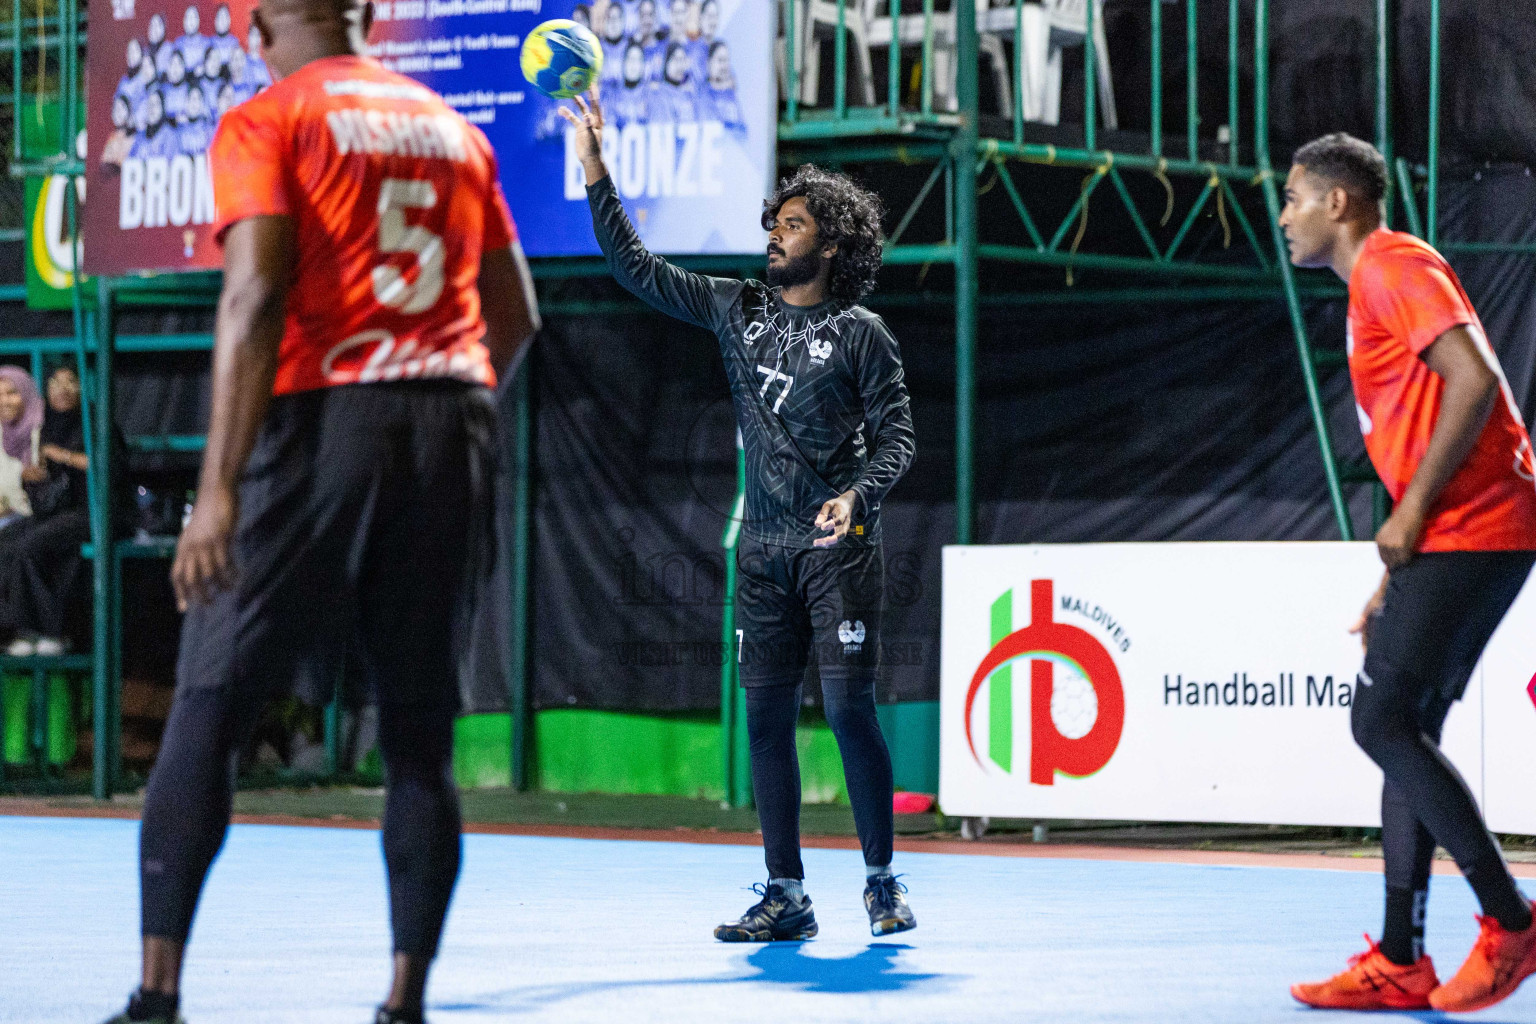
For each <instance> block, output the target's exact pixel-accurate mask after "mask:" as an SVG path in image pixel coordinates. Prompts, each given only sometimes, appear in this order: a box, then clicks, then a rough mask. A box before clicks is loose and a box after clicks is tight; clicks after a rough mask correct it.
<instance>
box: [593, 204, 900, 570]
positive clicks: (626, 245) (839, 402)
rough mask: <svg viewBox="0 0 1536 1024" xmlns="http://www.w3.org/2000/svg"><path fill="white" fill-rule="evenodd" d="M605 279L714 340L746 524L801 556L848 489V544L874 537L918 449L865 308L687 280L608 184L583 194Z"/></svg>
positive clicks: (895, 363) (757, 284)
mask: <svg viewBox="0 0 1536 1024" xmlns="http://www.w3.org/2000/svg"><path fill="white" fill-rule="evenodd" d="M587 200H588V202H589V203H590V204H591V206H592V225H593V229H594V231H595V232H596V233H597V241H598V244H599V245H600V246H601V247H602V250H603V255H604V256H605V257H607V260H608V267H609V269H610V270H611V271H612V272H613V276H614V278H615V279H617V280H618V282H619V283H620V284H622V285H623V286H624V287H625V288H627V289H628V290H629V291H631V292H633V293H634V294H635V295H637V296H639V297H640V298H641V299H644V300H645V301H646V302H647V303H649V304H650V305H651V306H652V307H654V308H655V309H657V310H660V311H661V312H663V313H666V314H667V315H669V316H674V317H676V318H677V319H679V320H684V321H687V322H688V323H691V324H695V325H697V326H699V327H705V328H708V329H709V330H711V331H714V332H715V335H716V337H718V338H719V339H720V354H721V355H722V356H723V357H724V359H725V372H726V376H727V377H728V378H729V380H730V384H731V396H732V398H733V399H734V402H735V406H736V423H737V425H738V426H739V427H740V429H741V439H742V445H743V447H744V448H745V451H746V463H747V495H746V498H747V502H746V504H747V507H746V518H745V521H744V522H743V523H742V528H743V529H744V530H745V531H746V532H747V533H748V534H749V535H750V536H752V537H754V538H756V539H757V540H760V541H762V542H764V543H768V544H779V545H783V546H785V547H793V548H808V547H811V546H812V542H814V541H815V540H816V539H817V538H818V537H824V536H826V533H825V532H824V531H822V530H818V529H816V516H817V514H818V513H819V512H820V511H821V506H822V505H823V503H825V502H826V501H827V500H828V499H830V498H835V497H837V496H838V495H839V494H842V493H843V492H844V491H847V490H850V489H851V490H853V491H855V492H856V493H857V494H858V497H859V500H858V501H856V502H855V503H854V510H853V519H852V523H851V525H850V527H849V530H848V535H847V536H846V537H845V538H844V540H843V541H842V543H844V544H855V545H858V544H874V543H878V542H879V539H880V504H881V502H883V501H884V500H885V496H886V494H887V492H889V491H890V489H891V487H892V486H893V485H894V484H895V483H896V481H897V480H899V479H900V478H901V475H902V474H903V473H905V472H906V471H907V467H908V466H909V465H911V464H912V456H913V453H914V452H915V450H916V444H915V441H914V436H913V433H912V410H911V404H910V401H909V400H908V398H907V387H906V383H905V381H904V378H903V375H902V369H901V353H900V351H899V350H898V349H897V347H896V339H895V338H894V337H892V336H891V332H890V331H889V330H887V329H886V326H885V322H884V321H883V320H881V319H880V318H879V317H878V316H876V315H875V314H873V313H871V312H870V311H869V310H867V309H865V308H864V307H862V306H852V307H849V308H843V307H841V306H839V305H837V304H836V303H834V302H831V301H828V302H824V303H822V304H821V305H818V306H810V307H806V306H792V305H789V304H788V303H786V302H784V301H783V299H782V298H780V296H779V289H777V288H770V287H769V286H767V285H765V284H763V283H762V282H761V281H736V280H732V279H729V278H720V277H707V276H705V275H703V274H693V273H689V272H688V271H686V270H683V269H681V268H680V267H676V266H673V265H672V264H670V263H668V262H667V261H666V260H664V259H662V258H661V257H659V256H656V255H654V254H653V253H651V252H649V251H648V250H647V249H646V248H645V244H644V243H643V242H641V241H640V236H639V235H638V234H636V233H635V229H634V226H633V225H632V224H631V223H630V221H629V217H628V215H627V214H625V212H624V206H623V204H622V203H621V202H620V201H619V196H618V192H617V191H616V190H615V188H614V185H613V179H612V178H611V177H609V178H604V179H602V180H601V181H599V182H597V183H596V184H594V185H591V186H590V187H588V189H587Z"/></svg>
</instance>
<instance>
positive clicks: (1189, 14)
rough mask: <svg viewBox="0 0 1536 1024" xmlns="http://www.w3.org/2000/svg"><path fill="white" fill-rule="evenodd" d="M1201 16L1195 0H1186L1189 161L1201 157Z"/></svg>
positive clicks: (1186, 90) (1192, 161)
mask: <svg viewBox="0 0 1536 1024" xmlns="http://www.w3.org/2000/svg"><path fill="white" fill-rule="evenodd" d="M1199 21H1200V17H1199V9H1198V7H1197V5H1196V2H1195V0H1184V36H1185V47H1184V49H1185V56H1186V58H1187V62H1188V64H1187V68H1186V70H1185V77H1186V79H1187V81H1186V83H1185V92H1186V96H1187V100H1186V102H1187V103H1188V104H1189V117H1188V131H1189V162H1190V163H1195V162H1196V161H1198V160H1199V159H1200V42H1199V40H1200V24H1199Z"/></svg>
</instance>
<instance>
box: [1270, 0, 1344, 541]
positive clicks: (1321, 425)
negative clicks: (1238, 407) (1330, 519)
mask: <svg viewBox="0 0 1536 1024" xmlns="http://www.w3.org/2000/svg"><path fill="white" fill-rule="evenodd" d="M1253 55H1254V102H1253V107H1254V122H1253V144H1254V155H1255V157H1256V158H1257V160H1258V163H1259V166H1260V167H1261V168H1263V172H1264V173H1263V174H1262V175H1261V183H1262V185H1263V188H1264V203H1265V205H1266V206H1267V207H1268V209H1269V226H1270V230H1271V234H1272V236H1273V240H1274V245H1275V263H1276V264H1277V265H1278V266H1279V268H1280V279H1281V281H1282V282H1283V284H1284V288H1285V305H1286V311H1287V312H1288V313H1289V314H1290V318H1291V334H1292V336H1293V338H1294V339H1295V342H1296V356H1297V358H1298V359H1300V360H1301V376H1302V380H1303V382H1304V383H1305V385H1306V391H1307V407H1308V409H1309V410H1310V411H1311V413H1312V426H1313V429H1314V430H1315V431H1316V433H1317V445H1318V449H1319V451H1320V453H1321V455H1322V458H1323V475H1324V476H1325V477H1326V478H1327V483H1328V498H1329V500H1330V502H1331V503H1332V505H1333V515H1334V519H1335V520H1336V521H1337V522H1338V526H1339V535H1340V536H1341V537H1342V538H1343V539H1344V540H1353V539H1354V529H1353V527H1352V526H1351V525H1350V521H1349V506H1347V505H1346V504H1345V503H1344V491H1343V489H1342V488H1341V487H1340V485H1339V467H1338V463H1337V462H1336V461H1335V459H1334V454H1333V440H1332V438H1331V436H1330V431H1329V428H1328V416H1327V412H1326V410H1324V408H1323V400H1322V396H1321V394H1320V393H1319V391H1318V386H1317V370H1316V368H1315V367H1314V366H1313V365H1312V345H1311V343H1310V342H1308V340H1307V322H1306V318H1305V317H1304V316H1303V315H1302V311H1301V298H1300V296H1299V295H1298V294H1297V290H1296V272H1295V270H1294V269H1293V268H1292V267H1291V261H1290V258H1289V255H1288V249H1287V246H1286V244H1285V235H1284V233H1283V232H1282V231H1281V230H1280V197H1279V193H1278V191H1277V190H1276V188H1275V175H1274V171H1273V169H1272V168H1271V166H1270V158H1269V0H1257V2H1256V3H1255V5H1254V27H1253Z"/></svg>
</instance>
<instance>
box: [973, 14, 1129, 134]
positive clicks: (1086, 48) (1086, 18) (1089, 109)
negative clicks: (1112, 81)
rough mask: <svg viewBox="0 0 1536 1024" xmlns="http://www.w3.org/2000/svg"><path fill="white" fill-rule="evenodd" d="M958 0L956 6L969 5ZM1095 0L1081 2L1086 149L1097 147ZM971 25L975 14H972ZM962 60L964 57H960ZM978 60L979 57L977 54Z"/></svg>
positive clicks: (1097, 99)
mask: <svg viewBox="0 0 1536 1024" xmlns="http://www.w3.org/2000/svg"><path fill="white" fill-rule="evenodd" d="M969 6H970V4H968V3H966V2H965V0H959V2H958V4H957V9H958V8H964V7H969ZM1096 6H1097V4H1096V3H1095V0H1084V3H1083V27H1084V32H1083V145H1084V146H1085V147H1087V148H1088V149H1098V148H1099V64H1098V54H1097V53H1096V52H1095V51H1096V47H1095V45H1094V38H1093V17H1094V14H1095V11H1094V7H1096ZM972 18H973V25H974V18H975V15H974V14H973V15H972ZM961 59H962V60H963V59H964V58H961ZM977 59H978V60H979V59H980V57H979V56H978V58H977Z"/></svg>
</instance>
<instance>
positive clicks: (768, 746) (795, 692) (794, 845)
mask: <svg viewBox="0 0 1536 1024" xmlns="http://www.w3.org/2000/svg"><path fill="white" fill-rule="evenodd" d="M821 693H822V698H823V703H824V708H825V711H826V716H827V724H828V725H830V726H831V727H832V735H833V736H834V737H835V738H836V739H837V749H838V751H839V752H840V753H841V754H842V756H843V776H844V778H845V779H846V780H847V782H848V800H849V803H851V804H852V805H853V822H854V825H855V827H856V828H857V829H858V832H859V843H860V844H861V845H862V846H863V848H864V863H865V864H868V865H871V866H876V867H885V866H886V865H888V864H890V862H891V846H892V841H893V833H894V827H895V826H894V821H893V818H892V811H891V790H892V777H891V752H890V750H889V749H888V748H887V747H886V745H885V735H884V734H883V733H882V732H881V731H880V721H879V719H878V718H877V717H876V715H875V681H874V676H873V674H872V673H862V672H861V673H857V674H855V676H854V678H853V679H851V680H850V679H849V678H847V677H845V676H841V675H836V674H832V673H829V672H826V671H825V670H823V674H822V677H821ZM746 694H747V734H748V737H749V738H750V740H751V744H752V794H753V796H754V797H755V798H756V800H757V817H758V821H759V822H760V823H761V824H762V828H763V853H764V855H765V857H766V858H767V861H768V877H769V878H804V877H805V868H804V866H803V865H802V864H801V863H800V759H799V757H798V755H797V754H796V751H795V723H796V721H797V720H798V719H799V717H800V686H799V685H798V684H783V685H772V686H749V687H747V688H746Z"/></svg>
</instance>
